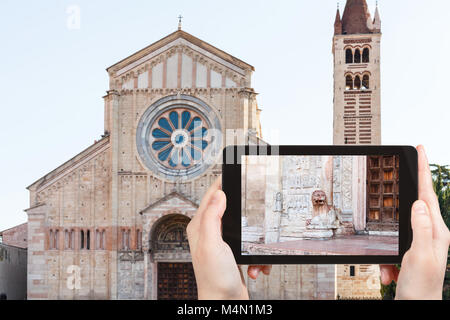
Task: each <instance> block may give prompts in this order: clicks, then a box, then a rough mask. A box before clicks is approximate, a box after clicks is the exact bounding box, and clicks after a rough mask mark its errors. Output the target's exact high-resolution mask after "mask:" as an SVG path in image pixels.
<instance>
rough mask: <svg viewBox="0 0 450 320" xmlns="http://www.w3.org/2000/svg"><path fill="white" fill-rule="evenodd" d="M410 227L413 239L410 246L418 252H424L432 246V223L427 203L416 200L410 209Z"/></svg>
mask: <svg viewBox="0 0 450 320" xmlns="http://www.w3.org/2000/svg"><path fill="white" fill-rule="evenodd" d="M411 227H412V230H413V241H412V244H411V248H412V249H414V250H418V251H420V252H426V251H429V250H431V249H432V246H433V223H432V221H431V217H430V212H429V210H428V206H427V204H426V203H425V202H424V201H422V200H418V201H416V202H415V203H414V205H413V207H412V210H411Z"/></svg>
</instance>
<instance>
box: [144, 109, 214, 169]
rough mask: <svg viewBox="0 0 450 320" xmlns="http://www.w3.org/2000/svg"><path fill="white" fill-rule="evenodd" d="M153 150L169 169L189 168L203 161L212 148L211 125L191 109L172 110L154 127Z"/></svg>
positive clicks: (162, 116)
mask: <svg viewBox="0 0 450 320" xmlns="http://www.w3.org/2000/svg"><path fill="white" fill-rule="evenodd" d="M151 132H152V136H153V138H154V142H153V143H152V151H153V153H154V154H155V156H156V157H157V158H158V160H159V161H161V163H163V164H164V165H165V166H166V167H167V168H169V169H186V168H190V167H192V166H193V165H195V163H197V162H198V161H200V160H201V158H202V153H203V151H204V150H205V149H206V148H207V147H208V145H209V141H208V139H209V137H208V125H207V122H206V121H205V120H204V119H203V118H202V116H201V115H200V114H198V113H197V112H195V111H192V110H186V109H175V110H169V111H166V112H165V113H163V114H162V115H160V116H159V119H158V121H156V122H155V123H154V124H153V127H152V130H151Z"/></svg>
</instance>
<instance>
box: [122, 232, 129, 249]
mask: <svg viewBox="0 0 450 320" xmlns="http://www.w3.org/2000/svg"><path fill="white" fill-rule="evenodd" d="M122 250H130V229H122Z"/></svg>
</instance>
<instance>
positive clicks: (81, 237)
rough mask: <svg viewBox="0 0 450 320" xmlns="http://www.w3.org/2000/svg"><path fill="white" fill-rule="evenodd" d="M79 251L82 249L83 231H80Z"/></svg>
mask: <svg viewBox="0 0 450 320" xmlns="http://www.w3.org/2000/svg"><path fill="white" fill-rule="evenodd" d="M80 249H84V231H83V230H81V231H80Z"/></svg>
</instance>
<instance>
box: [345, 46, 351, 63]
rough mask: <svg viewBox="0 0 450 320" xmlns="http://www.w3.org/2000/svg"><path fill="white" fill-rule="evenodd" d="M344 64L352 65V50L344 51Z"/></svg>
mask: <svg viewBox="0 0 450 320" xmlns="http://www.w3.org/2000/svg"><path fill="white" fill-rule="evenodd" d="M345 63H347V64H349V63H353V52H352V49H347V50H345Z"/></svg>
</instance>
